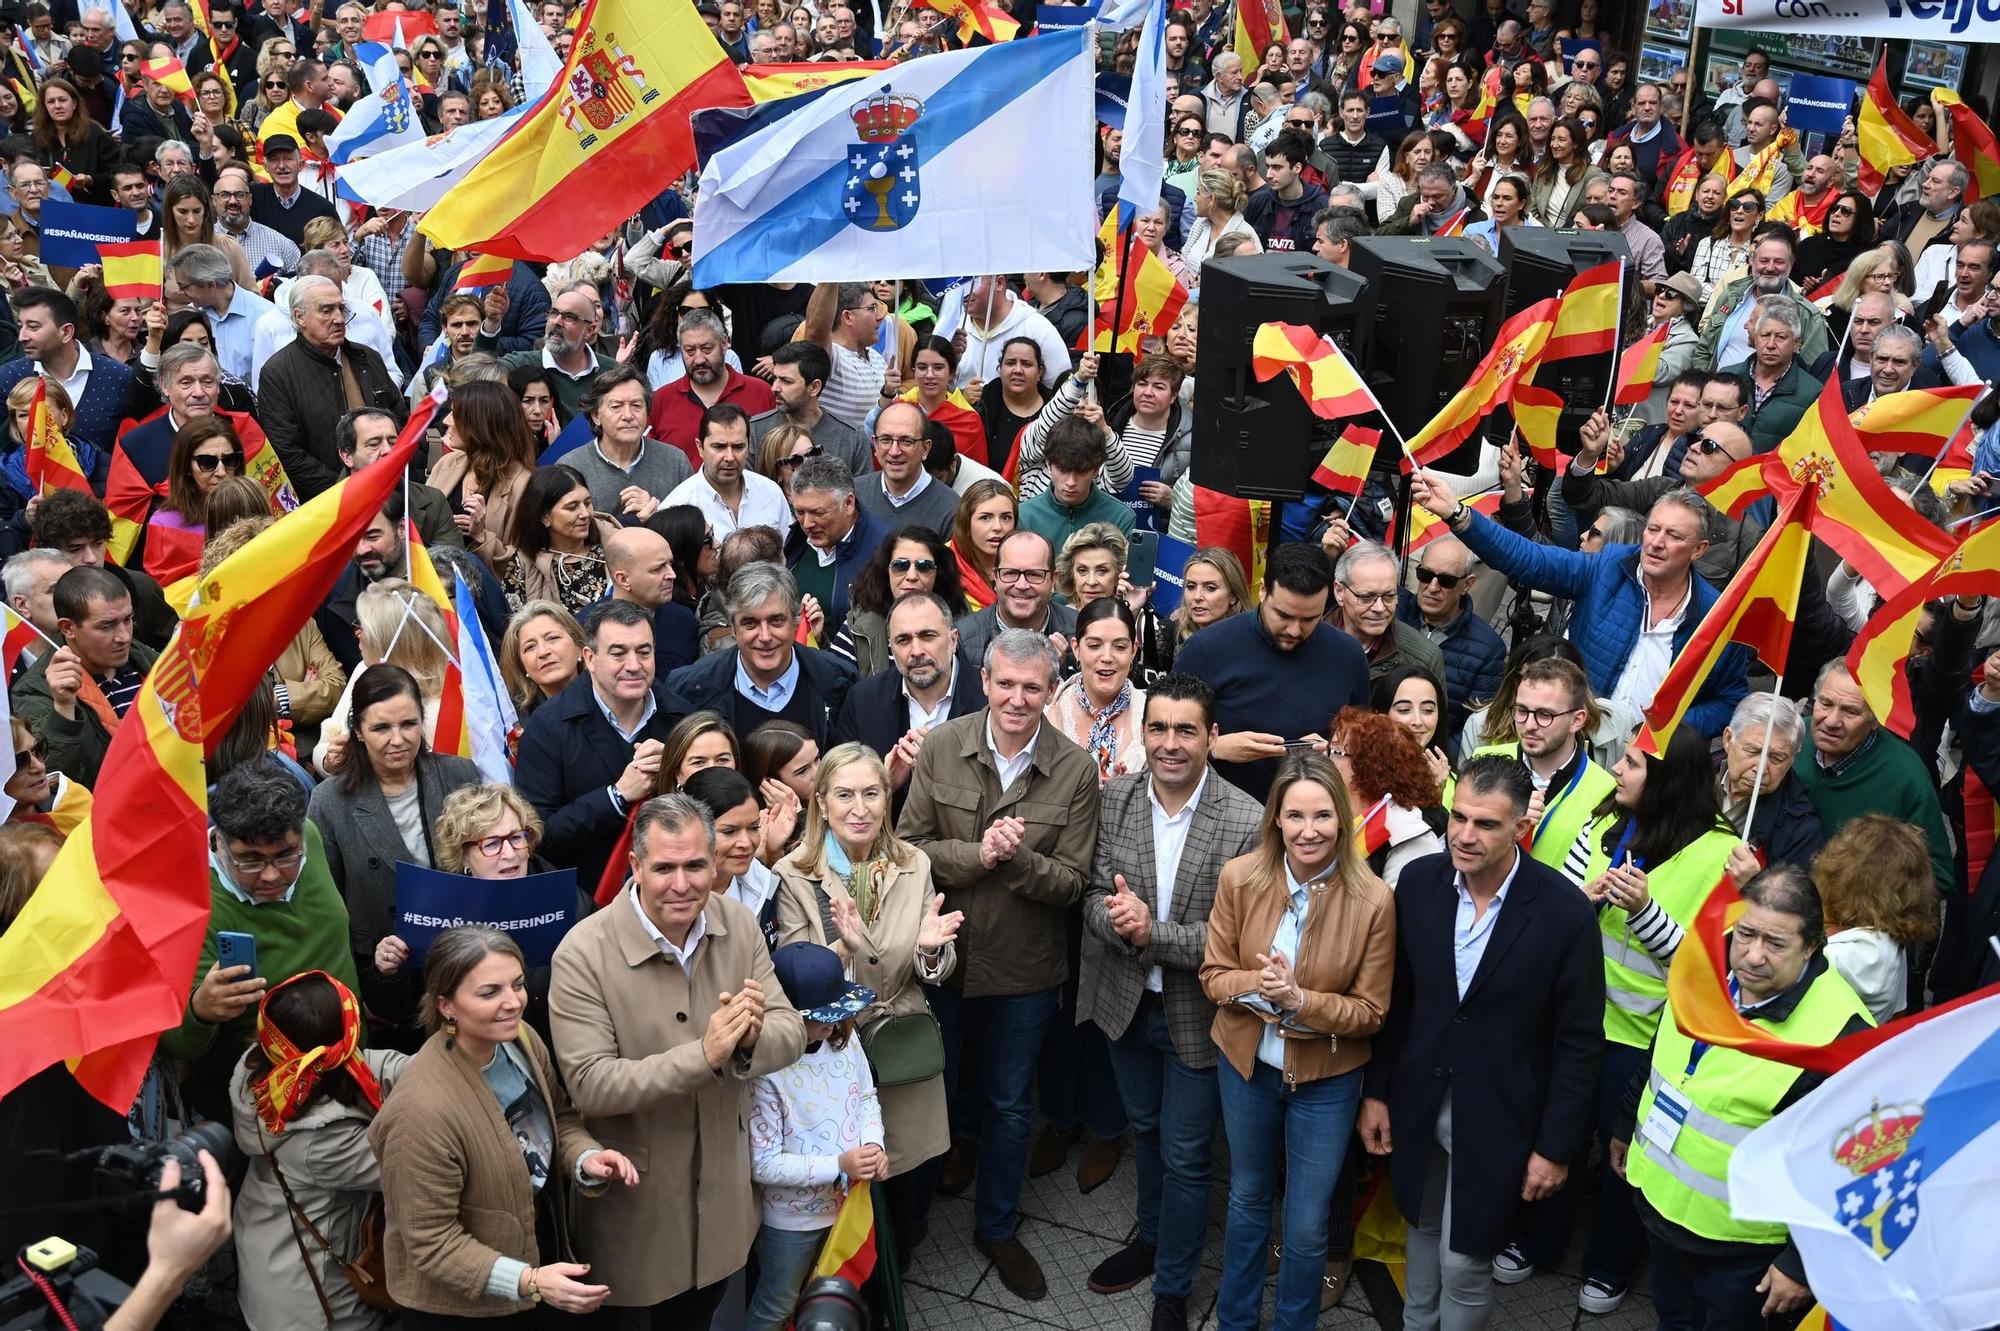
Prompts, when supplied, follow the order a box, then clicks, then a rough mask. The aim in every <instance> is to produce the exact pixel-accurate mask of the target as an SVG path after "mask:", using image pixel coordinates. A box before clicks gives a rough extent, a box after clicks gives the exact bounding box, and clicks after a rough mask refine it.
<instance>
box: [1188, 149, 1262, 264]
mask: <svg viewBox="0 0 2000 1331" xmlns="http://www.w3.org/2000/svg"><path fill="white" fill-rule="evenodd" d="M1248 198H1249V195H1248V194H1247V193H1246V192H1245V190H1244V188H1243V182H1242V181H1241V180H1239V179H1237V178H1236V176H1235V175H1234V174H1232V173H1230V172H1228V171H1225V170H1223V169H1222V168H1221V167H1219V166H1205V167H1203V168H1202V169H1201V172H1200V174H1198V175H1197V176H1196V177H1195V186H1194V225H1193V226H1191V227H1189V228H1188V231H1187V236H1186V238H1185V239H1183V240H1182V242H1181V262H1182V263H1184V264H1186V265H1187V266H1188V270H1189V271H1190V272H1193V273H1196V274H1199V273H1200V272H1201V266H1202V264H1203V263H1204V262H1206V261H1207V259H1208V256H1209V255H1211V254H1213V253H1215V242H1216V241H1218V240H1220V239H1222V238H1223V237H1224V236H1230V235H1242V236H1248V237H1249V238H1250V252H1251V253H1253V254H1258V253H1262V252H1263V249H1264V246H1263V243H1262V242H1260V241H1259V240H1258V239H1257V233H1256V232H1255V231H1253V230H1251V229H1250V224H1249V223H1248V222H1246V221H1244V220H1243V205H1244V203H1245V202H1246V201H1247V200H1248Z"/></svg>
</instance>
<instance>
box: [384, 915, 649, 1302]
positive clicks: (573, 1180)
mask: <svg viewBox="0 0 2000 1331" xmlns="http://www.w3.org/2000/svg"><path fill="white" fill-rule="evenodd" d="M527 1001H528V991H527V971H526V967H525V966H524V965H523V963H522V958H521V949H520V948H519V947H517V946H516V945H515V944H514V940H513V939H511V938H509V937H508V936H507V935H506V934H504V933H501V932H500V931H499V930H497V929H489V928H486V927H484V926H480V925H473V926H466V927H462V928H458V929H451V930H448V931H446V932H445V933H442V934H440V935H438V938H437V940H436V941H435V942H433V943H432V944H431V949H430V954H429V956H428V957H427V958H426V960H425V964H424V1003H423V1019H424V1024H425V1025H426V1027H427V1028H429V1030H430V1031H431V1037H430V1039H429V1040H427V1041H425V1043H424V1047H423V1048H422V1049H419V1050H418V1051H417V1052H416V1054H415V1055H413V1056H412V1057H411V1059H410V1061H409V1062H408V1063H406V1064H405V1065H404V1067H403V1074H402V1080H401V1081H399V1082H398V1084H397V1087H396V1094H395V1095H394V1096H393V1097H391V1098H390V1099H389V1100H387V1101H385V1103H384V1107H383V1110H382V1112H381V1113H380V1114H379V1115H378V1116H377V1117H376V1119H375V1123H374V1126H373V1127H372V1128H371V1129H370V1130H369V1134H368V1135H369V1140H370V1141H371V1142H372V1143H373V1144H374V1147H375V1154H376V1156H377V1158H378V1159H380V1160H381V1162H382V1201H383V1204H384V1209H385V1211H386V1213H387V1221H388V1223H387V1225H386V1226H385V1231H384V1242H383V1255H384V1257H385V1259H386V1266H387V1273H388V1278H389V1292H390V1293H391V1294H393V1295H394V1296H395V1298H396V1301H397V1302H398V1303H399V1304H401V1305H402V1307H403V1322H402V1324H403V1328H404V1331H431V1329H432V1328H439V1327H453V1326H471V1325H477V1326H480V1327H493V1326H496V1325H497V1326H508V1327H516V1326H518V1327H522V1328H528V1327H533V1326H536V1325H538V1324H539V1323H541V1322H543V1321H545V1320H549V1319H544V1318H543V1317H542V1316H541V1313H542V1311H543V1309H544V1308H554V1309H557V1310H559V1311H561V1312H565V1313H591V1312H595V1311H597V1309H598V1308H599V1307H600V1306H601V1305H602V1304H603V1302H604V1300H605V1297H606V1296H607V1295H608V1294H609V1293H610V1289H609V1288H608V1287H607V1286H604V1285H594V1284H591V1283H589V1280H588V1277H589V1274H590V1268H589V1267H588V1266H584V1265H580V1264H578V1263H576V1262H573V1261H570V1260H569V1232H568V1221H569V1210H570V1201H569V1192H570V1187H571V1186H572V1185H574V1186H576V1187H578V1188H581V1189H582V1191H583V1192H584V1194H585V1195H586V1196H589V1195H591V1194H593V1193H597V1192H600V1191H602V1190H603V1188H604V1187H605V1185H606V1184H608V1183H609V1182H610V1181H611V1180H612V1179H613V1178H617V1179H618V1180H619V1181H620V1182H622V1183H624V1185H625V1186H626V1187H628V1188H629V1187H633V1186H636V1185H637V1184H638V1182H639V1172H638V1170H637V1169H635V1168H634V1167H633V1166H632V1163H631V1162H630V1161H629V1160H627V1159H626V1158H625V1157H624V1156H623V1155H621V1154H619V1153H618V1152H617V1151H611V1150H606V1149H604V1148H603V1147H601V1146H599V1145H598V1144H597V1142H595V1141H594V1140H592V1138H591V1136H590V1134H589V1133H588V1132H586V1131H585V1130H584V1126H583V1120H582V1119H581V1118H580V1117H579V1116H578V1115H577V1113H576V1111H575V1110H574V1109H572V1108H571V1107H570V1103H569V1097H568V1096H567V1095H566V1094H564V1092H563V1086H562V1083H561V1082H560V1081H558V1080H557V1079H556V1075H555V1068H554V1065H553V1064H552V1063H551V1061H550V1059H549V1052H548V1049H547V1048H546V1047H545V1046H544V1045H543V1044H542V1041H541V1037H539V1036H537V1035H536V1034H535V1033H534V1031H533V1030H532V1029H531V1028H529V1027H528V1025H527V1024H526V1023H524V1022H523V1021H522V1020H521V1014H522V1012H523V1011H524V1010H525V1009H526V1007H527Z"/></svg>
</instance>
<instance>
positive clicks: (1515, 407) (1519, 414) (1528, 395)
mask: <svg viewBox="0 0 2000 1331" xmlns="http://www.w3.org/2000/svg"><path fill="white" fill-rule="evenodd" d="M1509 407H1510V409H1511V410H1512V411H1513V413H1514V428H1515V429H1517V430H1519V431H1520V432H1521V439H1522V440H1523V442H1525V443H1526V444H1527V445H1528V452H1529V453H1530V454H1532V455H1533V457H1534V459H1535V461H1536V462H1539V463H1540V464H1541V465H1542V466H1544V467H1547V468H1549V469H1550V470H1551V471H1558V472H1559V471H1561V470H1562V469H1563V468H1564V467H1565V466H1567V465H1569V458H1568V457H1567V456H1566V455H1565V454H1563V453H1559V452H1557V451H1556V427H1557V426H1558V425H1559V424H1560V423H1561V421H1562V413H1563V399H1562V396H1561V394H1559V393H1557V392H1556V391H1555V390H1554V389H1550V388H1543V387H1542V386H1541V385H1540V384H1536V383H1529V382H1527V381H1525V380H1524V381H1522V382H1521V383H1518V384H1515V385H1514V400H1513V402H1511V403H1510V404H1509Z"/></svg>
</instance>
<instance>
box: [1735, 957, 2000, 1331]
mask: <svg viewBox="0 0 2000 1331" xmlns="http://www.w3.org/2000/svg"><path fill="white" fill-rule="evenodd" d="M1996 1193H2000V994H1992V995H1989V996H1988V997H1986V998H1983V999H1980V1000H1978V1001H1976V1002H1970V1003H1966V1004H1964V1005H1963V1006H1959V1007H1954V1008H1951V1009H1949V1010H1947V1011H1943V1012H1941V1013H1940V1014H1939V1015H1937V1016H1935V1017H1931V1018H1929V1019H1926V1020H1922V1021H1920V1022H1919V1023H1918V1024H1916V1025H1913V1026H1910V1027H1908V1028H1906V1029H1905V1030H1904V1031H1903V1032H1902V1033H1901V1034H1900V1035H1897V1036H1895V1037H1894V1038H1892V1039H1890V1040H1888V1041H1885V1042H1884V1043H1882V1044H1881V1045H1879V1046H1877V1047H1876V1048H1874V1049H1872V1050H1870V1051H1869V1052H1868V1053H1866V1054H1863V1055H1862V1056H1861V1057H1860V1058H1858V1059H1856V1060H1855V1061H1854V1062H1852V1063H1850V1064H1848V1065H1847V1067H1846V1068H1844V1069H1842V1070H1841V1071H1840V1072H1839V1073H1837V1074H1835V1075H1834V1076H1833V1077H1832V1078H1831V1079H1829V1080H1828V1081H1827V1082H1826V1083H1825V1084H1823V1085H1822V1086H1820V1087H1819V1088H1818V1089H1817V1090H1815V1091H1813V1092H1812V1094H1810V1095H1808V1096H1806V1097H1805V1098H1804V1099H1803V1100H1801V1101H1799V1102H1798V1103H1797V1104H1796V1105H1793V1106H1792V1107H1791V1108H1790V1109H1787V1110H1786V1111H1785V1112H1784V1113H1782V1114H1780V1115H1778V1117H1777V1118H1775V1119H1773V1120H1771V1122H1769V1123H1767V1124H1765V1125H1764V1126H1763V1127H1761V1128H1759V1129H1757V1130H1756V1131H1755V1132H1753V1133H1751V1134H1750V1136H1749V1137H1748V1138H1746V1139H1745V1140H1744V1141H1743V1143H1742V1144H1741V1145H1740V1146H1738V1147H1737V1148H1736V1151H1735V1153H1734V1154H1733V1155H1732V1156H1731V1157H1730V1160H1729V1205H1730V1209H1731V1210H1732V1211H1734V1212H1735V1213H1736V1214H1737V1215H1739V1216H1741V1217H1743V1218H1745V1219H1752V1220H1767V1221H1775V1222H1778V1223H1780V1224H1783V1225H1786V1226H1788V1227H1789V1228H1790V1229H1791V1235H1792V1241H1793V1242H1794V1243H1796V1244H1797V1245H1798V1248H1799V1252H1800V1254H1801V1255H1802V1256H1803V1257H1804V1258H1805V1263H1806V1276H1807V1283H1809V1284H1810V1285H1811V1286H1812V1292H1813V1294H1814V1296H1815V1297H1816V1298H1818V1300H1819V1301H1820V1303H1821V1305H1822V1306H1823V1307H1824V1308H1825V1309H1826V1311H1827V1313H1828V1314H1829V1315H1830V1316H1831V1317H1832V1319H1833V1320H1835V1321H1837V1322H1838V1323H1840V1324H1841V1325H1842V1326H1846V1327H1854V1328H1868V1327H1894V1328H1896V1331H1977V1329H1978V1328H1981V1327H1988V1326H1991V1325H1993V1322H1994V1319H1995V1317H1996V1316H2000V1313H1997V1312H1996V1309H2000V1228H1996V1227H1995V1225H1994V1223H1993V1198H1994V1196H1995V1195H1996Z"/></svg>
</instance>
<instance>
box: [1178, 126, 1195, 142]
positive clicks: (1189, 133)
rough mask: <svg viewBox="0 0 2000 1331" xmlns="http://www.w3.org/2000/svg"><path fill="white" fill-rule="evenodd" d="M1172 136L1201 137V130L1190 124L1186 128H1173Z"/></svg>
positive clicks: (1182, 137)
mask: <svg viewBox="0 0 2000 1331" xmlns="http://www.w3.org/2000/svg"><path fill="white" fill-rule="evenodd" d="M1174 137H1175V138H1177V139H1198V138H1200V137H1201V131H1200V130H1198V129H1195V128H1193V127H1192V126H1190V127H1189V128H1187V129H1177V130H1175V131H1174Z"/></svg>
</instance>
